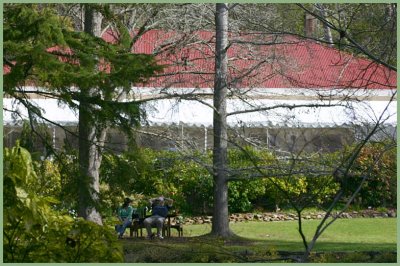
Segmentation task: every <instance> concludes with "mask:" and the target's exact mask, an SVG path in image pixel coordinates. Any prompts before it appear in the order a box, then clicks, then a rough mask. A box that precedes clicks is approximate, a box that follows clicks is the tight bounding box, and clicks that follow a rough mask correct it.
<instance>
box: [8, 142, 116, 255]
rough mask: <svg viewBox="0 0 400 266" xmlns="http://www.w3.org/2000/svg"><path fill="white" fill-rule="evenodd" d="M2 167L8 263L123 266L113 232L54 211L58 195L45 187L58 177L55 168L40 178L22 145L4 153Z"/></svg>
mask: <svg viewBox="0 0 400 266" xmlns="http://www.w3.org/2000/svg"><path fill="white" fill-rule="evenodd" d="M3 163H4V179H3V182H4V183H3V185H4V186H3V187H4V195H3V196H4V204H3V206H4V211H3V218H4V220H3V256H4V257H3V258H4V262H122V261H123V256H122V250H121V247H120V246H119V244H118V242H117V241H116V240H115V235H114V234H113V232H112V231H111V230H110V229H107V228H104V227H101V226H99V225H97V224H94V223H92V222H88V221H84V220H82V219H73V218H72V217H70V216H69V215H66V214H64V213H62V212H59V211H56V210H54V209H53V206H54V205H56V204H58V200H56V199H55V198H54V197H52V196H49V195H52V194H54V191H53V190H52V188H51V187H50V186H48V184H45V183H44V182H43V181H44V180H45V179H47V178H48V177H49V175H51V174H52V173H54V171H52V170H50V168H51V164H45V165H46V167H47V169H46V171H44V172H41V171H39V172H36V171H35V166H34V164H35V162H34V161H32V158H31V156H30V154H29V152H28V151H27V150H26V149H24V148H22V147H20V146H19V143H17V145H16V146H15V147H13V148H12V149H5V150H4V161H3ZM55 172H56V171H55ZM43 173H44V174H43ZM53 181H54V180H53ZM52 185H56V182H52Z"/></svg>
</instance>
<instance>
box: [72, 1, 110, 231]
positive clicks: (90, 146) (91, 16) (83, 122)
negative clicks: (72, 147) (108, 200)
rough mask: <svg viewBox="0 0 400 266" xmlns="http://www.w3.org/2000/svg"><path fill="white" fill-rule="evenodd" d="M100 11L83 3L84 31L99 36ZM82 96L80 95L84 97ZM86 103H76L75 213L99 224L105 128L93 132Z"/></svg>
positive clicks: (88, 93) (85, 90) (83, 91)
mask: <svg viewBox="0 0 400 266" xmlns="http://www.w3.org/2000/svg"><path fill="white" fill-rule="evenodd" d="M101 21H102V17H101V15H100V14H98V13H97V12H95V11H94V10H93V9H91V8H90V7H89V6H88V5H86V6H85V22H84V23H85V24H84V25H85V28H84V30H85V32H87V33H89V34H92V35H95V36H100V34H101ZM94 90H95V88H81V94H82V96H89V97H90V96H92V95H93V93H94ZM84 98H85V97H82V99H84ZM88 107H89V104H88V103H85V101H84V100H82V101H81V102H80V105H79V170H80V176H79V179H78V189H79V191H78V194H79V195H78V214H79V216H80V217H83V218H84V219H86V220H89V221H93V222H95V223H97V224H100V225H102V224H103V222H102V218H101V215H100V213H99V212H98V210H97V206H98V202H99V192H100V180H99V168H100V164H101V151H100V148H101V147H102V146H103V143H104V139H105V136H106V132H105V131H104V130H101V131H100V133H97V131H96V126H95V122H94V121H93V120H92V117H91V116H92V115H91V113H90V112H89V108H88Z"/></svg>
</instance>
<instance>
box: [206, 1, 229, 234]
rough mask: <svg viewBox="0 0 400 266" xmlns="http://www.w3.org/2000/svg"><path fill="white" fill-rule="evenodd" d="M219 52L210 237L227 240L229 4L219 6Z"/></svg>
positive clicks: (217, 12) (217, 60)
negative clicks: (227, 50)
mask: <svg viewBox="0 0 400 266" xmlns="http://www.w3.org/2000/svg"><path fill="white" fill-rule="evenodd" d="M215 24H216V49H215V53H216V55H215V57H216V58H215V83H214V108H215V110H214V121H213V123H214V126H213V131H214V150H213V178H214V210H213V220H212V230H211V234H212V235H215V236H222V237H228V236H231V235H232V232H231V231H230V229H229V213H228V176H227V148H228V134H227V121H226V114H227V112H226V96H227V91H228V88H227V73H228V57H227V53H226V48H227V46H228V4H216V15H215Z"/></svg>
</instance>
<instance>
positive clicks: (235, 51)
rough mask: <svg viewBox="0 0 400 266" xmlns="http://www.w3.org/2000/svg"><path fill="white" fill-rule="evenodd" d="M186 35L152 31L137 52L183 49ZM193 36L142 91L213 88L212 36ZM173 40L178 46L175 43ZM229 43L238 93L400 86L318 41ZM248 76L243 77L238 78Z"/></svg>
mask: <svg viewBox="0 0 400 266" xmlns="http://www.w3.org/2000/svg"><path fill="white" fill-rule="evenodd" d="M182 36H183V33H177V32H165V31H160V30H151V31H148V32H146V33H145V34H144V35H142V36H141V37H140V38H139V40H138V41H137V42H136V44H135V46H134V49H133V52H136V53H146V54H150V53H153V52H154V51H156V49H157V48H158V47H160V46H163V45H164V46H165V47H168V45H169V46H173V45H174V44H175V43H178V44H179V41H180V40H181V39H182ZM185 37H188V36H185ZM190 37H191V39H192V41H194V43H193V44H190V45H188V46H185V47H184V46H182V47H183V48H179V45H178V46H177V47H175V48H174V49H171V50H168V49H167V50H165V51H164V52H161V53H160V54H158V55H157V58H158V59H159V63H161V64H165V65H167V68H166V69H165V71H164V73H163V74H162V75H161V76H159V77H156V78H152V79H151V81H150V82H149V83H147V84H141V86H145V87H182V88H190V87H197V88H212V87H213V79H214V74H213V72H214V52H213V49H214V46H215V38H214V32H211V31H199V32H195V33H193V34H192V35H191V36H190ZM103 38H104V39H105V40H106V41H113V40H115V39H114V38H115V37H114V36H112V35H111V34H110V32H106V33H105V34H104V35H103ZM171 40H174V41H173V42H172V43H171ZM230 40H233V41H234V42H235V41H236V42H235V43H234V44H233V45H231V46H230V48H229V49H228V57H229V58H230V62H229V65H230V68H229V69H230V70H229V71H230V74H231V75H230V81H231V82H232V83H231V87H234V88H249V87H258V88H326V89H329V88H368V89H388V88H396V87H397V78H396V76H397V73H396V72H394V71H391V70H389V69H388V68H386V67H384V66H382V65H379V64H377V63H374V62H372V61H370V60H368V59H363V58H360V57H356V56H353V55H351V54H349V53H346V52H343V51H339V50H337V49H335V48H331V47H328V46H326V45H322V44H320V43H318V42H316V41H312V40H305V39H300V38H296V37H293V36H271V35H262V34H242V35H235V34H230ZM273 40H275V42H276V44H274V45H257V44H260V43H262V42H264V43H271V42H272V41H273ZM238 41H240V42H241V43H239V42H238ZM244 42H247V43H244ZM249 42H253V45H249V44H248V43H249ZM254 44H256V45H254ZM260 62H263V63H260ZM173 73H178V74H176V75H172V74H173ZM244 75H246V77H245V78H240V77H243V76H244Z"/></svg>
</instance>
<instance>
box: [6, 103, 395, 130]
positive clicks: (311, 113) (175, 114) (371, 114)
mask: <svg viewBox="0 0 400 266" xmlns="http://www.w3.org/2000/svg"><path fill="white" fill-rule="evenodd" d="M30 101H31V103H33V104H35V105H37V106H38V107H39V108H40V109H42V114H43V116H44V117H45V118H46V119H48V120H50V121H54V122H56V123H59V124H76V123H77V122H78V114H77V113H76V112H75V111H73V110H71V109H70V108H69V107H68V106H66V105H65V104H59V103H58V101H57V100H55V99H31V100H30ZM299 105H300V106H303V107H297V108H284V107H282V108H273V109H270V110H265V109H266V108H270V107H274V106H285V107H289V106H290V107H294V106H299ZM316 105H326V106H324V107H315V106H316ZM329 105H330V106H329ZM210 106H212V99H204V100H203V101H202V102H199V101H194V100H190V101H189V100H179V101H177V100H174V99H163V100H157V101H151V102H147V103H146V104H144V105H143V108H144V109H145V110H146V113H147V120H148V122H149V123H150V125H159V124H166V125H168V124H181V123H183V124H189V125H194V126H206V127H209V126H212V123H213V109H212V108H211V107H210ZM312 106H314V107H312ZM260 108H263V111H258V112H246V113H241V114H236V115H229V116H228V124H229V125H230V126H239V125H246V126H278V127H338V126H344V125H352V124H364V123H368V124H374V123H376V122H377V121H378V120H379V119H380V122H383V123H385V124H390V125H396V124H397V103H396V101H393V102H391V103H389V102H388V101H383V100H376V101H358V102H357V101H354V102H351V101H350V102H342V103H341V102H339V101H317V100H294V99H291V100H282V99H281V100H271V99H258V100H248V101H246V102H244V101H242V100H240V99H229V100H228V103H227V109H228V113H231V112H237V111H244V110H257V109H260ZM13 111H18V112H19V114H20V115H21V117H18V119H21V118H23V119H28V112H27V110H26V108H25V107H24V106H23V105H22V104H20V103H16V102H15V100H12V99H9V98H4V99H3V124H11V123H15V122H16V121H17V120H18V119H17V120H15V119H14V118H13V115H12V114H13Z"/></svg>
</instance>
